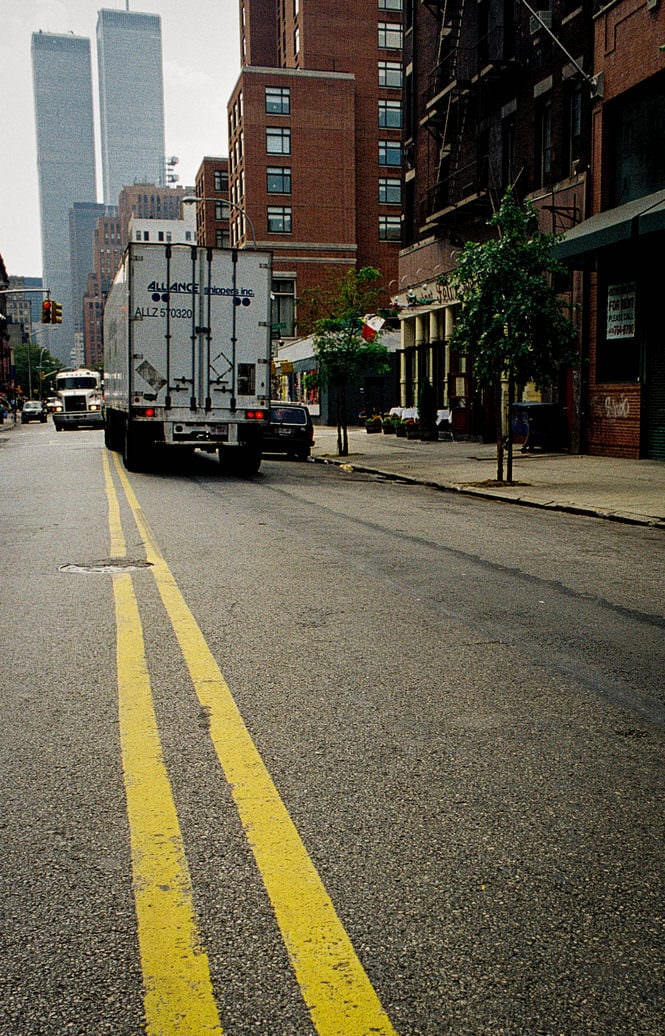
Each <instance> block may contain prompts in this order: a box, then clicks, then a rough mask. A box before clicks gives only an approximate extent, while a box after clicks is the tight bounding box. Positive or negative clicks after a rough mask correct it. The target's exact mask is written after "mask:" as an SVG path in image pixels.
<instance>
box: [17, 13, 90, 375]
mask: <svg viewBox="0 0 665 1036" xmlns="http://www.w3.org/2000/svg"><path fill="white" fill-rule="evenodd" d="M32 74H33V86H34V100H35V123H36V130H37V168H38V178H39V204H40V214H41V239H42V268H43V281H44V286H45V287H46V288H47V289H48V290H49V291H50V292H51V297H52V298H55V299H57V301H58V302H60V303H61V304H62V326H61V327H59V328H49V335H48V338H49V341H48V347H49V349H50V351H51V352H52V353H53V355H55V356H58V357H59V358H60V359H62V360H65V361H68V360H69V355H70V351H71V348H72V343H73V333H74V321H73V310H72V278H71V269H72V265H71V252H70V241H69V210H70V209H71V207H72V205H73V204H74V202H94V201H95V195H96V191H95V142H94V128H93V115H92V73H91V64H90V40H88V39H85V38H83V37H80V36H72V35H67V36H58V35H53V34H51V33H45V32H36V33H33V36H32Z"/></svg>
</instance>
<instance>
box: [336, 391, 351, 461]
mask: <svg viewBox="0 0 665 1036" xmlns="http://www.w3.org/2000/svg"><path fill="white" fill-rule="evenodd" d="M344 404H345V397H344V393H343V390H342V388H341V387H340V386H339V385H338V386H337V399H336V409H337V456H338V457H348V455H349V436H348V430H347V427H346V407H345V405H344Z"/></svg>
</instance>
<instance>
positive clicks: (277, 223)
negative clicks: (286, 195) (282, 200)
mask: <svg viewBox="0 0 665 1036" xmlns="http://www.w3.org/2000/svg"><path fill="white" fill-rule="evenodd" d="M268 233H269V234H290V233H291V209H290V208H289V207H287V206H284V205H269V206H268Z"/></svg>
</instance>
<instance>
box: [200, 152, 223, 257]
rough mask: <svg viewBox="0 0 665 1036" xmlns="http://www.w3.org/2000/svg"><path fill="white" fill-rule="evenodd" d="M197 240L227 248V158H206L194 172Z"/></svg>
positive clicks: (210, 245)
mask: <svg viewBox="0 0 665 1036" xmlns="http://www.w3.org/2000/svg"><path fill="white" fill-rule="evenodd" d="M196 197H197V198H200V199H204V200H201V201H199V202H197V205H196V240H197V242H198V243H199V244H200V245H205V246H206V247H207V248H228V247H229V206H228V200H229V160H228V158H213V157H210V156H208V157H206V158H204V159H203V161H202V162H201V165H200V166H199V169H198V172H197V174H196Z"/></svg>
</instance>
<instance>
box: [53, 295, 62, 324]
mask: <svg viewBox="0 0 665 1036" xmlns="http://www.w3.org/2000/svg"><path fill="white" fill-rule="evenodd" d="M51 323H52V324H61V323H62V306H61V305H60V303H59V302H56V301H55V299H54V300H53V302H52V303H51Z"/></svg>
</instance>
